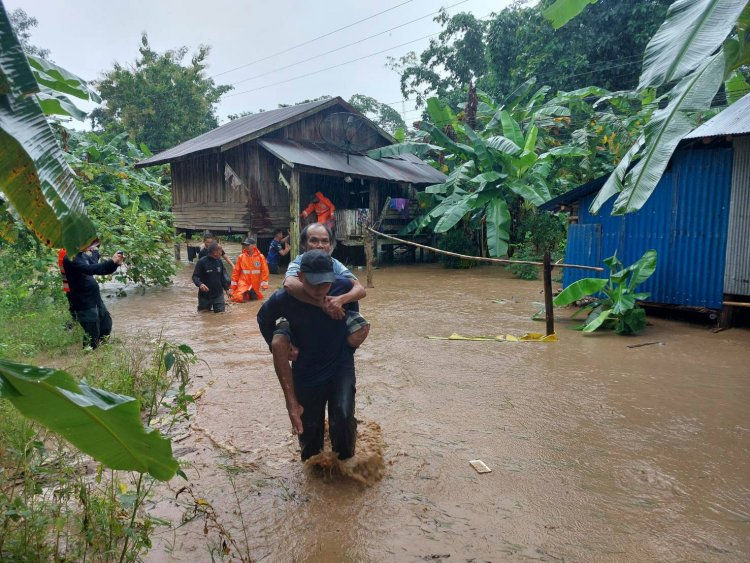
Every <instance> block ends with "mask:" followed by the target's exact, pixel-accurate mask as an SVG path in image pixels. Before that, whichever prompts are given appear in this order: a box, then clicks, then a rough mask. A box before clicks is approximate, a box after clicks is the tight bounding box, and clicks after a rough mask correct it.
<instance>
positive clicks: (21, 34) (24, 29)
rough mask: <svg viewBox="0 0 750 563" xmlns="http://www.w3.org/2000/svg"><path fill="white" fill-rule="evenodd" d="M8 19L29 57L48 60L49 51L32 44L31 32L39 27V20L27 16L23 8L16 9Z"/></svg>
mask: <svg viewBox="0 0 750 563" xmlns="http://www.w3.org/2000/svg"><path fill="white" fill-rule="evenodd" d="M8 18H9V19H10V25H11V27H13V31H15V32H16V37H17V38H18V42H19V43H20V44H21V47H23V50H24V52H25V53H26V54H27V55H36V56H37V57H41V58H43V59H48V58H49V54H50V51H49V49H40V48H39V47H37V46H36V45H32V44H31V30H32V29H33V28H35V27H36V26H37V25H39V20H37V19H36V18H35V17H34V16H30V15H29V14H27V13H26V10H24V9H23V8H16V9H15V10H13V11H12V12H10V13H9V14H8Z"/></svg>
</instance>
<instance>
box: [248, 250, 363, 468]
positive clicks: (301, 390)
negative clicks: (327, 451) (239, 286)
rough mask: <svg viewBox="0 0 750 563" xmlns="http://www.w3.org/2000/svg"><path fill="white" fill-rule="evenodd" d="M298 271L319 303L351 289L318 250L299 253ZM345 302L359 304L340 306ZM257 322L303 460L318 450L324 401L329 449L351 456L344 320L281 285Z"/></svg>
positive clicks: (351, 389)
mask: <svg viewBox="0 0 750 563" xmlns="http://www.w3.org/2000/svg"><path fill="white" fill-rule="evenodd" d="M297 275H298V276H299V279H300V281H301V282H302V286H303V288H304V291H305V293H306V294H307V296H308V297H310V298H311V299H312V300H313V301H320V302H321V303H322V302H323V301H324V300H325V298H326V296H327V295H328V296H334V295H342V294H344V293H346V292H347V291H349V290H350V289H351V283H352V282H351V281H350V280H348V279H346V278H337V277H336V276H335V275H334V273H333V261H332V259H331V257H330V256H329V255H328V253H327V252H325V251H323V250H310V251H308V252H306V253H305V254H303V255H302V261H301V263H300V270H299V273H298V274H297ZM350 307H352V308H353V307H358V304H357V303H356V302H352V303H348V304H347V305H345V308H350ZM258 326H259V327H260V331H261V334H262V335H263V338H264V339H265V340H266V342H267V343H268V345H269V347H270V349H271V352H272V354H273V365H274V369H275V370H276V375H277V376H278V378H279V383H280V384H281V388H282V390H283V391H284V398H285V399H286V408H287V411H288V413H289V420H290V421H291V423H292V430H293V432H294V433H295V434H297V435H298V436H299V442H300V447H301V449H302V460H303V461H304V460H306V459H308V458H309V457H311V456H313V455H315V454H317V453H319V452H320V451H321V450H322V449H323V433H324V428H325V407H326V403H328V422H329V434H330V437H331V445H332V447H333V451H334V452H337V453H338V454H339V458H340V459H347V458H349V457H351V456H352V455H354V446H355V441H356V437H357V420H356V419H355V418H354V394H355V385H356V379H355V374H354V349H353V348H350V347H349V346H348V344H347V340H346V338H347V328H346V320H345V319H343V318H342V319H338V320H337V319H333V318H331V317H329V316H328V315H327V314H326V313H325V312H324V311H323V309H322V308H321V307H320V305H312V304H310V303H305V302H302V301H299V300H297V299H295V298H294V297H292V296H291V295H290V294H289V293H287V292H286V291H285V290H284V289H280V290H278V291H277V292H276V293H274V294H273V295H272V296H271V297H270V299H269V300H268V301H266V303H264V304H263V306H262V307H261V308H260V311H258ZM290 360H292V365H291V366H290V365H289V362H290Z"/></svg>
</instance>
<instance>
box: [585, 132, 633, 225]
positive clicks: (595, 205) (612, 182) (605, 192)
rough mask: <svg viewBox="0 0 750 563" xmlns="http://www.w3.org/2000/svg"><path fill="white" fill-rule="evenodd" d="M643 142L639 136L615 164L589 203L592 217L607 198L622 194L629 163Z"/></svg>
mask: <svg viewBox="0 0 750 563" xmlns="http://www.w3.org/2000/svg"><path fill="white" fill-rule="evenodd" d="M645 142H646V138H645V137H644V136H643V135H640V136H639V137H638V138H637V139H636V141H635V143H633V146H631V147H630V149H628V152H626V153H625V155H624V156H623V157H622V160H621V161H620V162H619V163H618V164H617V166H616V167H615V169H614V170H613V171H612V173H611V174H610V175H609V178H607V181H606V182H604V185H603V186H602V188H601V189H600V190H599V193H597V194H596V197H595V198H594V201H592V202H591V206H590V208H589V210H590V211H591V213H593V214H594V215H596V214H597V213H599V210H600V209H601V207H602V205H604V203H605V202H606V201H607V200H608V199H609V198H611V197H612V196H613V195H615V194H619V193H620V192H622V190H623V189H624V188H625V186H624V185H623V180H624V179H625V174H626V173H627V171H628V168H629V167H630V163H631V162H632V161H633V157H635V156H636V155H637V154H638V152H639V151H640V150H641V148H642V147H643V143H645Z"/></svg>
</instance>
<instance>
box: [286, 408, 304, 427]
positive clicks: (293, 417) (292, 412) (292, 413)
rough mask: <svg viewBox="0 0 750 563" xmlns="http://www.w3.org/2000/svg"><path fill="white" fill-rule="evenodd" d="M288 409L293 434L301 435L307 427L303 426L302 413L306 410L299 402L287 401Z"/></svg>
mask: <svg viewBox="0 0 750 563" xmlns="http://www.w3.org/2000/svg"><path fill="white" fill-rule="evenodd" d="M286 410H287V412H288V413H289V420H290V421H291V423H292V434H294V435H296V436H299V435H300V434H302V433H303V432H304V431H305V429H304V428H302V413H303V412H304V411H305V409H304V408H302V405H300V404H299V403H298V402H296V401H295V402H294V403H287V405H286Z"/></svg>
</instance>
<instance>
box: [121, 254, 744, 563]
mask: <svg viewBox="0 0 750 563" xmlns="http://www.w3.org/2000/svg"><path fill="white" fill-rule="evenodd" d="M191 272H192V266H189V265H188V266H186V267H185V268H184V270H183V271H181V272H180V274H179V275H178V277H177V279H176V281H175V284H174V286H173V287H171V288H167V289H149V290H148V291H147V292H146V293H145V295H138V294H134V295H130V296H128V297H127V298H125V299H119V300H112V301H111V305H110V310H111V311H112V315H113V317H114V324H115V336H117V337H120V338H125V339H127V338H128V337H129V336H133V335H136V334H142V333H143V332H149V333H152V334H156V333H159V332H160V331H163V332H164V334H165V335H166V337H167V338H169V339H171V340H173V341H175V342H184V343H187V344H189V345H190V346H192V347H193V348H194V350H195V351H196V352H197V353H198V354H199V355H200V357H201V358H202V359H203V360H205V361H206V363H207V365H204V364H198V365H197V366H196V367H195V369H194V382H193V388H194V389H195V390H201V391H202V394H201V395H200V399H199V400H198V401H197V407H196V408H197V410H196V413H195V415H194V416H193V418H192V419H191V425H190V433H189V435H188V436H187V438H185V439H183V440H181V441H180V442H179V443H175V445H174V446H175V452H176V454H177V455H178V456H179V457H180V458H181V460H183V461H184V462H185V463H186V466H185V472H186V473H187V475H188V477H189V483H188V485H189V487H190V488H191V491H192V492H193V494H194V496H195V497H197V498H200V499H205V502H208V503H210V504H211V505H212V506H213V508H214V509H215V511H216V514H217V518H218V519H219V520H220V521H221V522H222V525H223V526H224V527H225V529H226V530H228V531H229V532H230V533H231V534H232V537H233V538H234V540H235V542H236V544H237V545H239V546H240V547H241V549H242V550H243V552H244V553H246V554H249V555H250V556H251V557H252V558H253V559H255V560H261V561H263V560H265V561H321V562H322V561H424V560H444V561H498V560H507V559H537V560H547V561H550V560H553V561H554V560H573V561H612V560H614V561H635V560H638V561H653V560H705V561H709V560H710V561H747V560H748V559H750V408H748V406H749V405H750V367H749V366H750V331H747V330H742V329H733V330H729V331H725V332H721V333H718V334H714V333H712V332H711V331H710V330H708V329H707V328H706V327H703V326H698V325H690V324H686V323H681V322H672V321H667V320H662V319H650V322H651V326H649V327H648V328H647V330H646V331H645V332H644V333H643V334H642V335H641V336H638V337H631V338H626V337H620V336H617V335H614V334H601V335H598V334H597V335H591V336H583V335H582V334H581V333H579V332H575V331H573V330H571V327H572V326H574V324H575V323H574V322H572V321H566V320H561V319H558V324H557V332H558V336H559V341H558V342H546V343H538V342H469V341H444V340H428V339H426V338H425V337H426V336H428V335H434V336H448V335H450V334H451V333H453V332H457V333H460V334H464V335H486V334H514V335H521V334H523V333H525V332H532V331H536V332H541V331H543V323H539V322H535V321H532V320H530V317H531V315H533V314H534V313H535V312H536V311H538V310H539V308H540V306H541V304H540V302H541V301H543V295H542V294H541V286H542V284H541V281H538V282H528V281H521V280H517V279H514V278H512V277H511V276H510V275H509V274H508V273H507V272H505V271H504V270H502V269H499V268H494V267H482V268H477V269H474V270H469V271H453V270H445V269H443V268H441V267H440V266H438V265H415V266H395V267H391V268H384V269H381V270H377V271H376V272H375V278H374V282H375V288H373V289H369V290H368V296H367V298H366V299H365V300H364V301H362V303H361V305H362V311H363V314H364V315H365V316H366V317H367V318H368V319H369V320H370V321H371V322H372V331H371V333H370V337H369V339H368V340H367V342H366V343H365V344H364V345H363V346H362V348H361V349H360V350H359V351H358V352H357V354H356V356H355V360H356V364H357V383H358V385H357V417H358V418H359V419H360V421H361V426H363V427H364V428H365V429H367V431H368V432H369V433H370V434H369V438H368V439H369V440H370V441H371V442H373V443H374V442H377V447H378V448H380V449H382V458H383V470H384V473H383V478H382V479H381V480H379V481H377V482H376V483H375V484H374V485H372V486H364V485H362V484H361V483H360V482H358V481H356V480H353V479H350V478H348V477H347V476H345V475H343V476H342V475H340V474H339V473H338V472H334V471H329V470H326V469H320V468H305V467H304V466H303V464H302V463H301V462H300V461H299V454H298V449H297V444H296V440H295V439H294V437H293V436H292V434H291V427H290V424H289V420H288V417H287V414H286V410H285V408H284V401H283V395H282V393H281V390H280V388H279V385H278V382H277V380H276V376H275V375H274V372H273V367H272V363H271V357H270V354H269V352H268V349H267V347H266V345H265V343H264V341H263V340H262V338H261V336H260V334H259V332H258V328H257V324H256V322H255V314H256V312H257V310H258V307H259V304H258V303H248V304H232V305H229V307H228V312H227V313H225V314H219V315H217V314H213V313H204V314H198V313H196V311H195V307H196V289H195V287H194V286H193V285H192V284H191V283H190V274H191ZM361 273H362V274H363V275H364V272H361ZM280 282H281V277H280V276H272V280H271V286H272V287H274V286H278V285H279V284H280ZM494 300H496V301H497V302H495V301H494ZM648 342H657V343H658V344H653V345H648V346H643V347H636V348H629V347H628V346H632V345H634V344H641V343H648ZM474 459H481V460H482V461H484V462H485V463H486V464H487V465H488V466H489V467H490V468H491V469H492V472H491V473H486V474H478V473H477V472H476V471H475V470H474V469H473V468H472V466H471V465H470V464H469V460H474ZM183 485H185V482H184V481H182V480H181V479H179V478H175V479H174V480H173V481H172V482H171V483H170V484H169V485H168V486H165V487H161V488H160V489H159V490H158V493H157V495H156V496H155V497H154V498H153V499H152V500H153V505H152V507H151V509H152V511H153V513H155V514H157V515H159V516H161V517H163V518H166V519H169V520H171V521H172V522H173V528H172V529H167V528H166V527H163V528H160V529H159V531H158V533H157V534H156V537H155V538H154V539H155V547H154V549H153V551H152V552H151V553H150V554H149V556H148V560H150V561H210V560H211V555H210V550H211V549H212V548H216V547H217V546H218V545H219V544H220V539H218V536H217V534H216V532H215V528H212V527H210V526H209V529H208V534H207V535H204V522H203V520H201V519H199V518H197V519H193V520H191V521H187V522H186V523H184V524H183V525H180V523H181V521H182V520H183V519H187V518H186V515H189V514H191V511H190V502H188V499H186V498H185V495H180V496H179V497H178V498H177V499H175V492H176V491H177V490H178V489H180V488H181V487H183ZM230 551H231V553H232V555H231V556H230V558H238V557H237V554H236V551H235V550H234V549H230Z"/></svg>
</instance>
